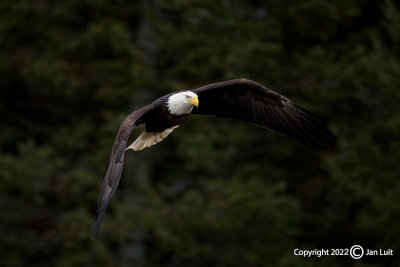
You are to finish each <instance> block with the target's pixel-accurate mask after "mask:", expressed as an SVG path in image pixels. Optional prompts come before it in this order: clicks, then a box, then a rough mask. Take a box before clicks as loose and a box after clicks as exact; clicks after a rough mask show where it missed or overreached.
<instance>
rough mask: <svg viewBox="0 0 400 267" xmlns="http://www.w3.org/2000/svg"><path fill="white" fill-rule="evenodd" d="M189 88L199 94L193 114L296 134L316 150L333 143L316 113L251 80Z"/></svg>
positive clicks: (300, 139) (330, 146)
mask: <svg viewBox="0 0 400 267" xmlns="http://www.w3.org/2000/svg"><path fill="white" fill-rule="evenodd" d="M193 92H194V93H196V94H197V95H198V97H199V107H198V108H195V109H194V110H193V112H192V113H193V114H201V115H214V116H216V117H219V118H226V119H236V120H241V121H245V122H249V123H253V124H256V125H258V126H261V127H265V128H267V129H269V130H272V131H275V132H278V133H280V134H284V135H287V136H289V137H292V138H297V139H299V141H301V142H302V143H303V144H304V145H306V146H309V147H312V148H314V149H316V150H318V151H320V150H322V149H326V148H333V147H334V146H335V144H336V137H335V136H334V135H333V134H332V133H331V132H330V131H329V130H328V129H326V128H325V127H324V126H322V120H321V118H320V117H319V116H317V115H315V114H314V113H312V112H310V111H308V110H306V109H305V108H303V107H300V106H299V105H297V104H295V103H293V102H292V101H290V100H289V99H287V98H286V97H284V96H282V95H280V94H278V93H276V92H274V91H271V90H269V89H267V88H266V87H264V86H262V85H260V84H258V83H255V82H253V81H250V80H247V79H236V80H231V81H225V82H220V83H214V84H209V85H206V86H203V87H200V88H198V89H195V90H193Z"/></svg>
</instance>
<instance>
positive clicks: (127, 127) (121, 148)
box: [92, 105, 153, 241]
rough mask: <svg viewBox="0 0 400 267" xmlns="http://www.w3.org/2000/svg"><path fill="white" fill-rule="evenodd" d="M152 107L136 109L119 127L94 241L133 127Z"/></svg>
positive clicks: (110, 158) (97, 216)
mask: <svg viewBox="0 0 400 267" xmlns="http://www.w3.org/2000/svg"><path fill="white" fill-rule="evenodd" d="M152 108H153V106H152V105H148V106H145V107H143V108H141V109H139V110H136V111H134V112H133V113H131V114H130V115H129V116H128V117H126V119H125V120H124V121H123V122H122V124H121V126H120V128H119V131H118V134H117V137H116V138H115V142H114V146H113V148H112V150H111V153H110V157H109V160H108V167H107V172H106V175H105V177H104V181H103V185H102V186H101V190H100V197H99V200H98V202H97V210H96V222H95V223H94V225H93V229H92V241H94V240H95V239H96V235H97V233H98V231H99V228H100V224H101V220H102V219H103V216H104V213H105V211H106V209H107V207H108V204H109V203H110V200H111V198H112V196H113V194H114V192H115V190H116V189H117V186H118V184H119V180H120V178H121V173H122V167H123V165H124V155H125V147H126V142H127V140H128V138H129V135H130V134H131V132H132V129H134V128H136V127H138V126H140V125H142V124H144V122H143V121H142V117H143V115H144V114H146V113H147V112H148V111H149V110H151V109H152Z"/></svg>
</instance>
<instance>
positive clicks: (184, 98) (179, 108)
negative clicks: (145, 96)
mask: <svg viewBox="0 0 400 267" xmlns="http://www.w3.org/2000/svg"><path fill="white" fill-rule="evenodd" d="M198 105H199V99H198V97H197V95H196V94H195V93H193V92H190V91H186V92H180V93H176V94H173V95H171V96H170V97H168V101H167V106H168V110H169V112H170V113H171V114H173V115H183V114H189V113H190V112H192V109H193V107H194V106H196V107H197V106H198Z"/></svg>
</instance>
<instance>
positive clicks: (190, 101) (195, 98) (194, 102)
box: [187, 96, 199, 108]
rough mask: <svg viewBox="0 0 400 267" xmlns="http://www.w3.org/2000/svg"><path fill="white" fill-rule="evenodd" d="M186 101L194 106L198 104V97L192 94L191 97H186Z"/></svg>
mask: <svg viewBox="0 0 400 267" xmlns="http://www.w3.org/2000/svg"><path fill="white" fill-rule="evenodd" d="M187 102H188V103H190V104H193V105H195V106H196V108H197V107H198V106H199V99H198V98H197V97H196V96H193V97H192V98H190V99H188V101H187Z"/></svg>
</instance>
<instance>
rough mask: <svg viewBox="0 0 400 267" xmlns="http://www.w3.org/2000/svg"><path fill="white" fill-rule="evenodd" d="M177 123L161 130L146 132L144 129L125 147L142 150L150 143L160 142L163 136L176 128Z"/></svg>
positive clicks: (150, 144)
mask: <svg viewBox="0 0 400 267" xmlns="http://www.w3.org/2000/svg"><path fill="white" fill-rule="evenodd" d="M178 126H179V125H176V126H174V127H171V128H168V129H165V130H164V131H162V132H151V133H148V132H146V131H144V132H143V133H142V134H141V135H139V137H138V138H136V140H135V141H134V142H133V143H132V144H131V145H130V146H129V147H127V148H126V149H125V151H126V150H128V149H133V150H134V151H138V150H142V149H144V148H146V147H150V146H152V145H155V144H157V143H159V142H161V141H162V140H163V139H164V138H165V137H167V136H168V135H169V134H170V133H172V131H173V130H174V129H176V128H178Z"/></svg>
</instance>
